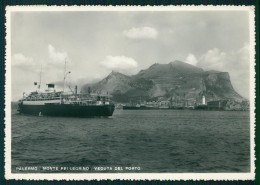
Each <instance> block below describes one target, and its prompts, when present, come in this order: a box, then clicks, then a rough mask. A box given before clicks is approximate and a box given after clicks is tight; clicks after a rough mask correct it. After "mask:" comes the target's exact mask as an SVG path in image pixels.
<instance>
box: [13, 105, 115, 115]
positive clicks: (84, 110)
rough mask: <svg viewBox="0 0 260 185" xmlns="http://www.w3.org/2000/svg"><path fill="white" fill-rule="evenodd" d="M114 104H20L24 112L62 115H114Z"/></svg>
mask: <svg viewBox="0 0 260 185" xmlns="http://www.w3.org/2000/svg"><path fill="white" fill-rule="evenodd" d="M114 110H115V106H114V105H77V104H45V105H23V104H19V108H18V111H19V112H20V113H22V114H30V115H37V116H38V115H43V116H60V117H101V116H104V117H109V116H112V115H113V112H114Z"/></svg>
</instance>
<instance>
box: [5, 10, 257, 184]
mask: <svg viewBox="0 0 260 185" xmlns="http://www.w3.org/2000/svg"><path fill="white" fill-rule="evenodd" d="M14 11H16V12H17V11H45V12H48V11H248V12H249V24H250V25H249V29H250V165H251V167H250V171H251V172H250V173H26V174H25V173H12V172H11V92H12V91H11V12H14ZM254 67H255V7H254V6H212V5H210V6H193V5H192V6H186V5H185V6H184V5H182V6H46V5H40V6H38V5H35V6H7V7H6V62H5V69H6V74H5V77H6V82H5V178H6V179H15V180H21V179H25V180H106V179H110V180H116V179H121V180H254V179H255V159H256V158H255V150H254V148H255V69H254Z"/></svg>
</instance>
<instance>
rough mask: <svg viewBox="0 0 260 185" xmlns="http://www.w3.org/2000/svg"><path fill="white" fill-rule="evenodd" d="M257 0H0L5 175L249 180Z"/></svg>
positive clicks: (252, 174)
mask: <svg viewBox="0 0 260 185" xmlns="http://www.w3.org/2000/svg"><path fill="white" fill-rule="evenodd" d="M254 18H255V9H254V6H143V7H141V6H139V7H138V6H60V7H59V6H7V8H6V30H7V33H6V43H7V45H6V61H5V65H6V84H5V105H6V107H5V135H6V137H5V177H6V179H17V180H18V179H33V180H39V179H48V180H63V179H64V180H91V179H98V180H101V179H135V180H145V179H146V180H188V179H193V180H253V179H254V178H255V163H254V161H255V151H254V147H255V143H254V137H255V136H254V133H255V130H254V126H255V113H254V111H255V78H254V75H255V70H254V66H255V26H254V25H255V22H254Z"/></svg>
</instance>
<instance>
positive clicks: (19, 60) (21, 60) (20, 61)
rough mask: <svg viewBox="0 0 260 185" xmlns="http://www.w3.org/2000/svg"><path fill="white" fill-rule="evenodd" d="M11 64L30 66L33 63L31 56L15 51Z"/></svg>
mask: <svg viewBox="0 0 260 185" xmlns="http://www.w3.org/2000/svg"><path fill="white" fill-rule="evenodd" d="M12 65H13V66H19V67H22V66H32V65H35V63H34V61H33V58H30V57H26V56H24V55H23V54H22V53H16V54H14V55H13V56H12Z"/></svg>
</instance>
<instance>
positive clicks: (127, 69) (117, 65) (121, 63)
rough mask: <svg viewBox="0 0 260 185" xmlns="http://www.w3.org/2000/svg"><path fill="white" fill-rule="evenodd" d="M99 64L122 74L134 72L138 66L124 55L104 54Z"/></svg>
mask: <svg viewBox="0 0 260 185" xmlns="http://www.w3.org/2000/svg"><path fill="white" fill-rule="evenodd" d="M101 64H102V65H103V66H104V67H105V68H107V69H109V70H114V71H118V72H121V73H124V74H134V73H135V72H136V70H137V66H138V63H137V62H136V61H135V60H134V59H133V58H129V57H125V56H106V58H105V59H104V60H103V61H102V62H101Z"/></svg>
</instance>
